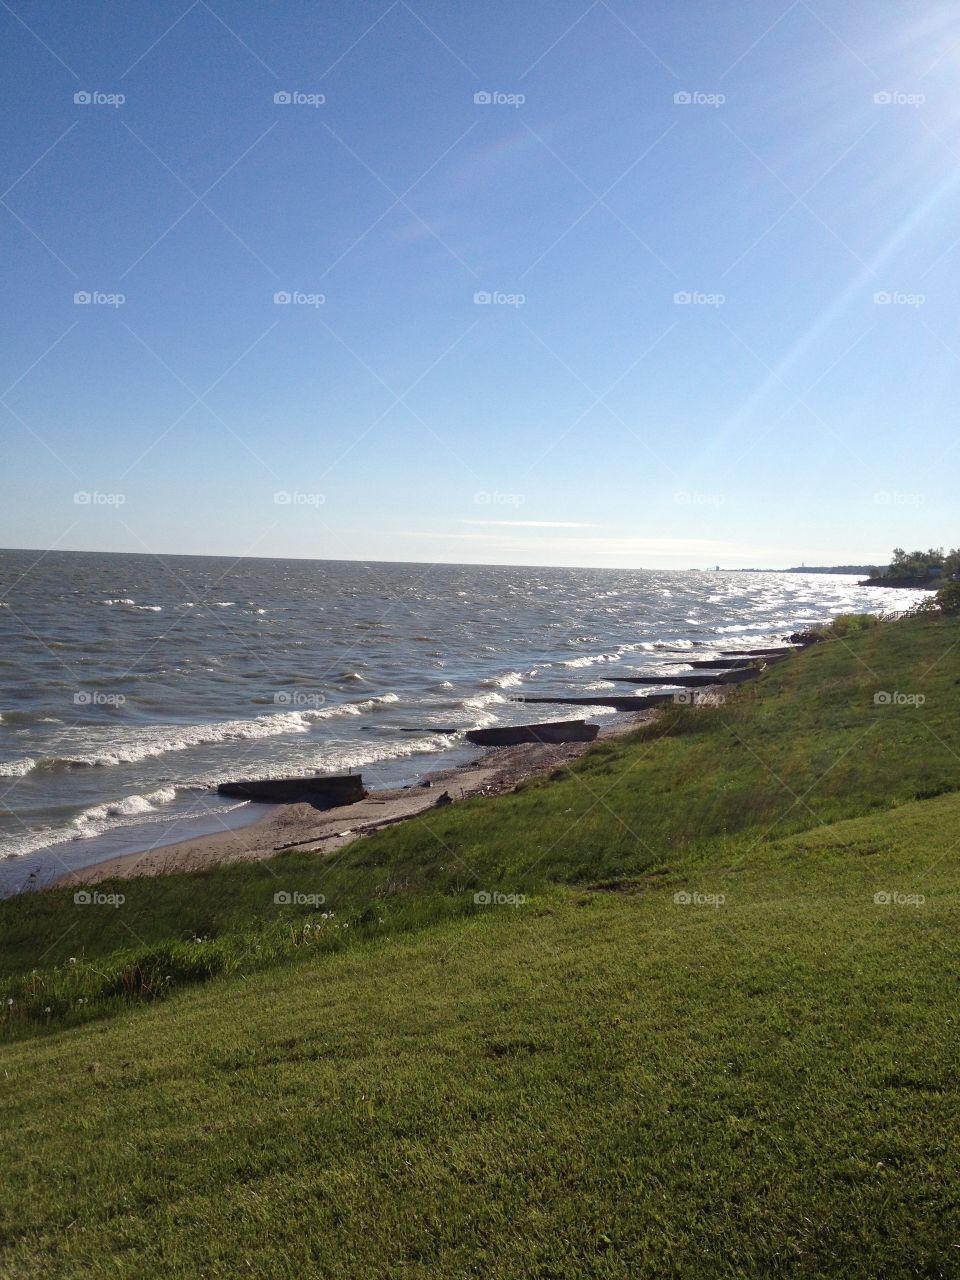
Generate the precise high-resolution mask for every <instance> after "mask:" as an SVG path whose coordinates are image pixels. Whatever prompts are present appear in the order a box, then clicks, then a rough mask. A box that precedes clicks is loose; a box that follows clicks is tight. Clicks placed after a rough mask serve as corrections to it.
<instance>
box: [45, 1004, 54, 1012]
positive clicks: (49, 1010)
mask: <svg viewBox="0 0 960 1280" xmlns="http://www.w3.org/2000/svg"><path fill="white" fill-rule="evenodd" d="M43 1012H44V1013H53V1010H52V1009H51V1008H50V1006H49V1005H47V1007H46V1008H45V1009H44V1011H43Z"/></svg>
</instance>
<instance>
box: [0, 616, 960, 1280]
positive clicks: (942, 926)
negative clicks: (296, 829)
mask: <svg viewBox="0 0 960 1280" xmlns="http://www.w3.org/2000/svg"><path fill="white" fill-rule="evenodd" d="M958 654H960V626H958V625H957V624H956V623H955V622H954V623H948V622H945V621H943V620H940V619H917V620H908V621H905V622H901V623H894V624H889V625H885V626H882V627H878V628H874V629H872V630H870V631H868V632H864V633H862V634H859V635H857V636H855V637H851V638H850V639H849V640H844V641H843V642H842V643H841V642H836V643H831V644H825V645H822V646H818V647H816V648H815V649H813V650H810V651H808V652H806V653H805V654H803V655H802V656H800V657H798V658H796V659H792V660H791V661H790V662H788V663H784V664H782V665H781V666H779V667H777V668H774V669H773V670H771V671H770V672H769V673H767V674H766V675H765V676H764V677H763V678H762V680H761V681H760V682H758V684H757V685H756V686H750V687H749V688H746V689H745V690H744V691H743V692H741V693H740V694H738V695H737V696H736V698H735V699H734V700H732V701H730V702H728V703H727V704H726V705H725V706H723V707H721V708H718V709H717V710H715V711H692V710H685V709H679V710H676V711H671V712H670V713H669V714H668V715H667V716H665V717H664V718H663V720H662V721H661V722H660V723H659V724H658V725H657V726H656V727H655V728H654V729H651V730H647V731H645V732H643V733H641V734H639V735H637V736H636V737H635V738H633V739H632V740H630V741H627V742H625V743H623V744H617V745H603V746H601V747H599V748H598V749H597V750H595V751H593V752H591V753H590V754H589V755H588V756H586V757H585V758H584V760H583V762H582V763H581V764H580V765H579V766H578V767H577V768H575V769H573V770H572V771H571V772H570V775H569V776H567V777H565V778H563V779H558V780H555V781H551V782H547V783H543V784H536V785H531V786H528V787H527V788H525V789H524V790H523V791H521V792H520V793H518V794H516V795H513V796H510V797H507V798H503V799H499V800H483V799H476V800H471V801H469V802H467V803H464V804H462V805H454V806H453V807H452V808H450V809H447V810H445V811H440V812H438V813H437V814H435V815H432V816H431V817H430V818H429V819H428V821H427V823H426V824H414V823H411V824H406V825H404V826H400V827H395V828H392V829H389V830H387V831H384V832H382V833H381V834H380V835H378V836H377V837H375V838H373V839H370V840H364V841H361V842H358V843H357V844H355V845H353V846H350V847H348V848H347V849H346V850H344V851H343V852H342V853H341V854H340V855H339V856H337V857H336V858H334V859H330V860H321V859H317V858H313V857H310V856H308V855H302V854H301V855H285V856H283V857H281V858H280V859H275V860H273V862H272V863H270V864H263V865H260V866H243V867H233V868H225V869H223V870H221V871H218V872H211V873H206V874H204V875H193V876H178V877H169V878H167V879H165V880H152V881H151V880H144V881H135V882H129V883H127V884H125V885H117V886H110V885H103V886H100V888H101V890H102V891H104V892H109V891H110V890H111V889H112V888H116V889H119V891H122V892H124V893H125V894H126V895H127V902H125V903H124V904H123V906H121V907H118V908H116V909H113V908H108V907H93V906H88V907H82V908H81V907H76V906H74V904H73V902H72V894H69V893H64V892H58V893H52V894H43V895H35V896H31V897H28V898H22V899H18V900H17V901H15V902H11V903H7V904H3V906H2V908H0V955H2V964H3V970H4V972H5V973H6V975H7V978H6V981H7V983H8V984H9V985H8V989H9V990H10V991H14V992H16V994H15V996H11V997H6V998H13V999H14V1000H15V1004H14V1005H13V1006H7V1009H8V1011H9V1012H8V1013H7V1014H6V1015H5V1016H6V1017H7V1030H8V1034H9V1035H14V1036H19V1037H21V1038H20V1039H19V1041H18V1042H15V1043H8V1044H7V1046H6V1047H5V1048H4V1049H3V1051H2V1079H3V1094H2V1098H3V1102H2V1106H3V1114H2V1116H0V1125H2V1131H3V1133H4V1135H5V1140H6V1143H7V1146H8V1148H9V1158H8V1159H7V1160H6V1161H5V1162H4V1166H3V1170H2V1171H0V1205H2V1206H3V1208H2V1209H0V1214H2V1216H0V1274H2V1275H4V1276H6V1275H10V1276H12V1277H21V1276H23V1277H27V1276H29V1277H31V1278H32V1277H34V1276H47V1275H49V1276H58V1277H59V1276H63V1277H68V1276H69V1277H80V1276H84V1277H86V1276H91V1275H97V1276H118V1277H119V1276H137V1277H138V1278H140V1280H151V1278H152V1277H154V1276H156V1277H160V1276H164V1277H167V1276H185V1277H186V1276H207V1277H231V1278H232V1277H235V1276H239V1275H247V1274H249V1275H257V1276H279V1277H285V1276H291V1277H292V1276H297V1277H298V1278H299V1277H302V1276H303V1275H304V1274H308V1275H317V1276H324V1277H344V1278H346V1277H351V1280H352V1278H353V1277H358V1276H376V1277H388V1278H392V1277H401V1276H402V1277H405V1278H407V1277H415V1278H417V1280H419V1278H421V1277H423V1278H424V1280H425V1278H426V1277H430V1278H431V1280H433V1278H435V1277H448V1276H449V1277H458V1278H459V1277H466V1276H483V1277H493V1278H497V1280H499V1278H501V1277H502V1278H504V1280H507V1278H508V1277H509V1278H510V1280H513V1278H515V1277H521V1278H526V1277H531V1278H534V1277H536V1278H537V1280H548V1278H554V1277H563V1278H566V1277H571V1278H574V1277H576V1278H577V1280H579V1278H580V1277H602V1278H604V1280H607V1278H610V1280H612V1278H614V1277H616V1278H617V1280H620V1278H621V1277H626V1276H630V1277H631V1278H632V1280H635V1278H636V1277H646V1276H651V1277H653V1276H665V1275H666V1276H673V1275H675V1276H696V1277H703V1276H729V1277H734V1276H743V1275H782V1276H805V1277H806V1276H824V1277H826V1276H830V1277H837V1276H839V1277H846V1276H849V1277H868V1276H869V1277H875V1276H878V1275H884V1276H901V1275H902V1276H927V1277H938V1276H944V1277H947V1276H955V1275H957V1274H960V1265H958V1257H960V1253H958V1248H957V1246H958V1244H960V1209H958V1202H957V1197H956V1194H955V1187H956V1185H957V1180H958V1173H960V1170H958V1168H957V1163H958V1156H957V1150H958V1138H960V1115H958V1110H960V1099H958V1091H957V1086H958V1078H957V1054H956V1041H957V1023H958V1015H957V1011H956V995H955V993H956V989H957V980H958V972H957V969H958V964H957V953H956V923H955V922H956V919H957V907H958V898H960V867H958V856H960V791H958V784H960V730H958V728H957V717H956V705H957V686H958V682H960V665H958V662H957V656H958ZM877 693H889V694H890V695H891V699H890V700H889V701H884V700H881V701H880V702H879V703H878V702H877V701H875V695H876V694H877ZM893 694H900V695H902V696H901V698H900V699H896V698H893V697H892V695H893ZM917 695H919V696H922V697H923V698H925V701H924V702H923V703H919V704H918V702H917V701H916V700H914V701H910V702H907V701H903V696H907V697H910V698H914V699H916V697H917ZM278 886H279V887H282V888H285V889H289V890H298V891H300V892H303V893H309V892H317V893H323V894H324V895H325V897H326V898H327V903H326V904H324V905H323V906H322V907H318V908H317V909H316V910H313V911H311V910H310V909H309V908H306V907H304V908H295V907H284V908H279V907H275V906H274V904H273V901H272V897H273V893H274V892H275V891H276V889H277V887H278ZM478 889H483V890H487V891H490V892H494V891H500V892H501V893H503V894H507V895H509V894H512V895H518V894H526V895H527V896H528V901H527V902H526V903H525V904H523V905H520V906H511V905H500V906H497V905H477V904H475V903H474V900H473V896H474V893H475V891H476V890H478ZM331 909H332V910H333V911H334V916H333V917H332V918H329V917H328V918H327V919H326V920H324V919H323V916H322V913H323V912H324V911H326V912H329V911H330V910H331ZM307 924H309V925H310V926H311V928H310V929H309V930H305V926H306V925H307ZM343 924H348V925H349V926H350V927H349V928H346V929H345V928H342V927H339V926H341V925H343ZM313 926H318V927H317V928H314V927H313ZM334 926H337V927H336V928H335V927H334ZM64 929H69V933H68V934H66V935H65V936H61V934H62V933H63V930H64ZM127 929H128V930H131V931H132V932H133V933H135V934H136V935H137V936H136V937H134V938H133V939H132V940H131V937H130V934H127V935H126V936H124V930H127ZM194 936H199V937H201V938H205V939H206V940H204V941H200V942H194V941H192V939H193V937H194ZM118 944H119V945H120V946H122V951H119V950H118ZM44 952H46V955H44V954H43V953H44ZM181 952H182V953H183V955H184V957H186V959H189V960H192V962H193V964H194V970H193V971H187V969H186V968H184V972H183V976H182V977H178V979H177V980H176V981H175V982H172V983H171V984H168V985H167V986H166V987H163V988H161V991H163V992H169V993H170V998H168V999H165V1000H163V1001H157V1002H153V1001H150V1002H146V1003H145V1002H143V1001H142V999H136V998H135V996H136V988H135V986H132V987H129V988H128V989H126V988H123V986H122V984H121V986H120V988H119V989H117V990H113V989H111V990H109V991H108V992H107V994H106V995H104V994H103V990H102V989H101V988H102V984H103V983H105V982H107V981H109V982H114V983H115V982H116V980H117V975H118V974H121V975H122V974H123V973H129V972H131V971H133V970H135V969H136V968H137V966H138V965H139V966H140V971H141V972H143V971H145V958H146V957H147V956H148V955H150V954H153V955H154V956H157V955H161V954H162V955H164V956H165V958H168V959H171V960H173V959H176V958H177V957H178V956H179V955H180V953H181ZM71 956H74V957H76V958H77V964H75V965H71V964H70V963H69V959H70V957H71ZM184 965H186V960H184ZM131 966H133V970H131ZM35 968H36V969H38V970H39V972H38V973H36V974H33V975H30V972H29V971H30V970H32V969H35ZM218 971H220V973H221V975H222V976H219V977H216V979H215V980H214V981H211V982H206V983H204V984H203V985H196V982H197V981H199V980H200V979H202V978H204V977H208V976H211V974H215V973H216V972H218ZM177 972H178V973H179V970H178V971H177ZM98 975H99V976H98ZM98 982H99V983H101V988H98V987H97V983H98ZM191 982H192V983H193V985H191ZM69 983H72V984H74V987H73V988H72V989H71V992H72V994H70V995H69V997H68V996H66V995H65V996H64V1000H65V1003H64V1005H63V1007H62V1008H58V1011H57V1013H56V1014H53V1013H51V1015H43V1013H42V1009H41V1011H40V1013H39V1014H36V1013H35V1010H34V1006H33V1005H31V1004H30V1001H31V1000H35V998H36V999H49V998H52V997H50V994H49V993H50V992H56V991H60V992H61V995H63V993H64V992H66V986H65V985H64V984H69ZM30 984H33V987H34V988H36V991H35V993H34V996H31V995H30V992H29V989H30ZM58 984H59V985H58ZM84 984H86V985H84ZM81 989H83V990H86V991H88V992H89V994H88V995H87V996H86V997H84V996H83V995H80V994H77V992H79V991H81ZM148 994H149V993H148ZM84 998H86V999H87V1000H88V1001H89V1003H88V1004H86V1005H77V1004H76V1001H77V1000H80V999H84ZM21 1005H27V1006H28V1012H27V1013H23V1010H22V1009H21V1008H19V1006H21ZM107 1015H111V1016H107ZM84 1018H90V1019H91V1020H90V1021H89V1022H87V1023H86V1024H85V1025H77V1026H73V1027H65V1026H64V1022H67V1021H69V1020H71V1019H84Z"/></svg>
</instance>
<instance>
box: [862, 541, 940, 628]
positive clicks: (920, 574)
mask: <svg viewBox="0 0 960 1280" xmlns="http://www.w3.org/2000/svg"><path fill="white" fill-rule="evenodd" d="M868 582H869V583H870V584H871V585H875V586H884V587H920V586H929V585H930V584H931V582H935V583H936V584H937V586H938V590H937V594H936V597H935V601H931V607H934V608H936V607H939V608H940V609H942V610H944V612H947V613H957V612H960V547H954V548H953V549H952V550H951V551H944V549H943V547H931V548H930V549H929V550H928V551H904V549H903V547H894V549H893V555H892V556H891V558H890V564H889V565H888V566H887V568H886V569H881V570H879V571H878V572H877V573H876V574H875V575H873V576H872V577H870V578H869V579H868Z"/></svg>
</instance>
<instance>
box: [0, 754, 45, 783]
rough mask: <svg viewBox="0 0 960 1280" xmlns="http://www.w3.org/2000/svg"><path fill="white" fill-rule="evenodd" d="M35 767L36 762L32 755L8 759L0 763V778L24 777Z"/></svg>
mask: <svg viewBox="0 0 960 1280" xmlns="http://www.w3.org/2000/svg"><path fill="white" fill-rule="evenodd" d="M36 767H37V762H36V760H34V758H33V757H32V756H24V757H23V758H22V759H20V760H8V761H7V762H6V763H5V764H0V778H24V777H26V775H27V774H28V773H29V772H30V771H31V769H35V768H36Z"/></svg>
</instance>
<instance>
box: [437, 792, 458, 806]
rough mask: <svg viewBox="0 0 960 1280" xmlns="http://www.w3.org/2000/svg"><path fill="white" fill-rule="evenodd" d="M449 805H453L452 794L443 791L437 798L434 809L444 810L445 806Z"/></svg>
mask: <svg viewBox="0 0 960 1280" xmlns="http://www.w3.org/2000/svg"><path fill="white" fill-rule="evenodd" d="M448 804H453V801H452V800H451V799H450V792H449V791H443V792H441V793H440V795H438V796H437V798H436V800H435V801H434V802H433V807H434V808H435V809H442V808H443V807H444V805H448Z"/></svg>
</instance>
